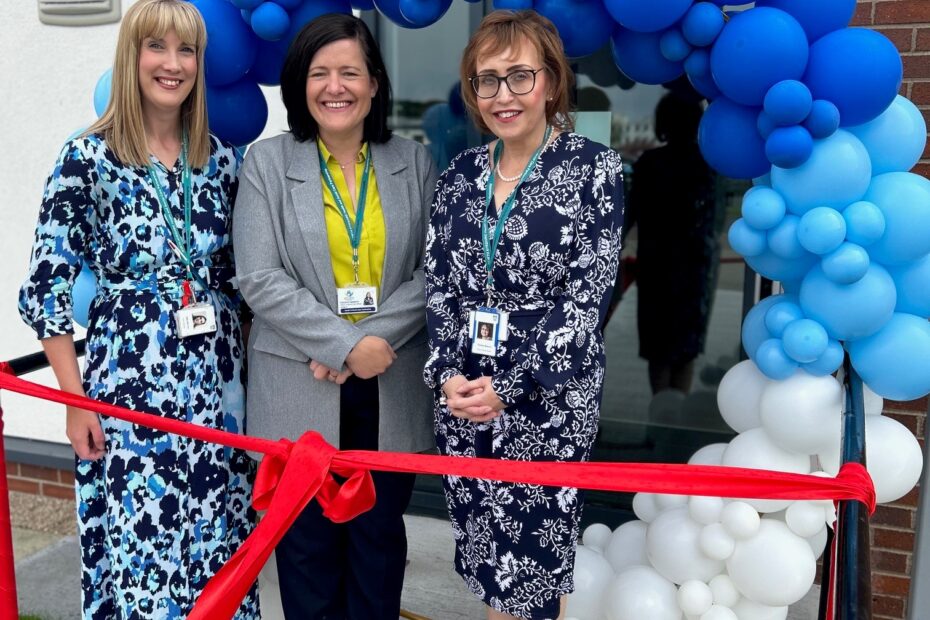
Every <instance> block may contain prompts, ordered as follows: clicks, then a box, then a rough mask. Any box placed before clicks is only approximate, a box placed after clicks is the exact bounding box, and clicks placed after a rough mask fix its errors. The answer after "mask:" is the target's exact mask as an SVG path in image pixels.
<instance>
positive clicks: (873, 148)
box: [847, 95, 927, 176]
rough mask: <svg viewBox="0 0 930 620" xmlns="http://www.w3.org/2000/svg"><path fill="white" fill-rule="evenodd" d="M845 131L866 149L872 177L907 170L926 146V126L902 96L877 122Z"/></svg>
mask: <svg viewBox="0 0 930 620" xmlns="http://www.w3.org/2000/svg"><path fill="white" fill-rule="evenodd" d="M847 131H849V132H850V133H851V134H853V135H854V136H856V137H857V138H859V140H860V141H861V142H862V144H863V145H865V148H866V150H867V151H868V152H869V158H870V159H871V160H872V174H873V175H875V176H878V175H879V174H883V173H885V172H906V171H908V170H910V169H911V168H913V167H914V164H916V163H917V161H918V160H919V159H920V158H921V156H922V155H923V152H924V147H926V146H927V122H926V121H925V120H924V117H923V114H921V112H920V110H918V109H917V106H915V105H914V104H913V103H911V101H910V100H908V99H907V98H905V97H902V96H901V95H898V96H897V97H895V99H894V101H892V102H891V105H890V106H888V109H886V110H885V111H884V112H882V113H881V114H880V115H879V116H878V117H877V118H875V119H874V120H871V121H869V122H868V123H865V124H864V125H856V126H854V127H849V128H848V129H847Z"/></svg>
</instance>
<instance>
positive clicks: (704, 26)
mask: <svg viewBox="0 0 930 620" xmlns="http://www.w3.org/2000/svg"><path fill="white" fill-rule="evenodd" d="M725 24H726V22H725V20H724V16H723V11H721V10H720V7H719V6H717V5H715V4H714V3H712V2H697V3H695V5H694V6H692V7H691V8H690V9H688V12H687V13H686V14H685V17H684V19H682V20H681V33H682V34H683V35H684V37H685V40H687V41H688V43H690V44H691V45H693V46H695V47H707V46H708V45H710V44H711V43H713V42H714V39H716V38H717V36H718V35H719V34H720V31H721V30H723V27H724V25H725Z"/></svg>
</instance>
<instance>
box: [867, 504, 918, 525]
mask: <svg viewBox="0 0 930 620" xmlns="http://www.w3.org/2000/svg"><path fill="white" fill-rule="evenodd" d="M914 512H915V511H913V510H911V509H909V508H895V507H893V506H879V507H877V508H876V509H875V514H873V515H872V524H873V525H890V526H892V527H904V528H913V527H914Z"/></svg>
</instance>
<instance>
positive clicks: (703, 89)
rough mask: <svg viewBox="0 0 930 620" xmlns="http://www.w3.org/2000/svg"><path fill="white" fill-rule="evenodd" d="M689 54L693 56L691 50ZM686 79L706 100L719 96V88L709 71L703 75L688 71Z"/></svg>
mask: <svg viewBox="0 0 930 620" xmlns="http://www.w3.org/2000/svg"><path fill="white" fill-rule="evenodd" d="M691 55H692V56H693V55H694V52H691ZM685 62H687V61H685ZM688 81H689V82H691V86H693V87H694V90H696V91H697V92H698V93H700V94H701V95H703V96H704V97H706V98H707V99H708V100H714V99H716V98H717V97H719V96H720V89H719V88H717V85H716V84H714V78H713V76H711V74H710V71H708V72H707V73H706V74H704V75H691V74H690V73H689V74H688Z"/></svg>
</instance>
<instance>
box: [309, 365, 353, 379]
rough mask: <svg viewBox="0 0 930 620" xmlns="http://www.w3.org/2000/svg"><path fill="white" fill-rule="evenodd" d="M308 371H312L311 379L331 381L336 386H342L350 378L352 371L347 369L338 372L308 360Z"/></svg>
mask: <svg viewBox="0 0 930 620" xmlns="http://www.w3.org/2000/svg"><path fill="white" fill-rule="evenodd" d="M310 370H312V371H313V378H314V379H316V380H317V381H332V382H333V383H335V384H336V385H342V384H343V383H345V382H346V379H348V378H349V377H351V376H352V371H351V370H349V369H348V368H347V369H345V370H343V371H342V372H339V371H337V370H333V369H332V368H330V367H329V366H326V365H325V364H321V363H319V362H318V361H316V360H310Z"/></svg>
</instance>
